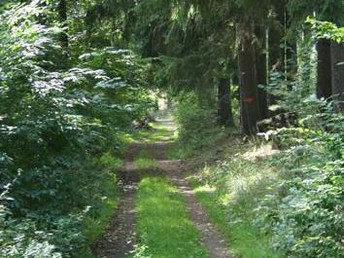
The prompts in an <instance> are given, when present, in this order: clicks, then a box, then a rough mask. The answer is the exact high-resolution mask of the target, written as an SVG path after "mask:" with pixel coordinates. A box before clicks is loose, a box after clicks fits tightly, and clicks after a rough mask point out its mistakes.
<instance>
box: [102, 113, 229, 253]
mask: <svg viewBox="0 0 344 258" xmlns="http://www.w3.org/2000/svg"><path fill="white" fill-rule="evenodd" d="M158 122H159V126H161V125H162V126H163V125H164V124H167V126H171V125H173V121H171V120H168V119H162V120H160V121H158ZM168 147H169V142H168V141H161V142H154V143H147V142H146V143H144V142H139V143H134V144H132V145H130V146H129V147H128V150H127V153H126V160H125V162H124V165H123V167H122V169H121V170H120V172H119V178H120V180H119V181H120V186H121V189H122V198H121V201H120V203H119V206H118V208H117V210H116V215H115V217H114V218H113V220H112V222H111V224H110V225H109V227H108V230H107V233H106V234H105V236H104V237H103V239H102V240H101V241H100V242H99V243H98V245H97V247H96V253H97V257H99V258H125V257H127V256H128V255H129V254H130V253H132V252H133V250H134V249H135V243H136V241H135V194H136V190H137V184H138V182H139V180H140V177H142V176H143V175H145V176H147V175H149V176H165V177H167V178H169V180H170V181H171V182H172V183H173V184H174V185H175V186H176V187H177V188H178V189H179V190H180V192H181V193H182V195H183V197H184V199H185V203H186V206H187V209H188V212H189V215H190V218H191V219H192V221H193V222H194V224H195V225H196V227H197V228H198V230H199V232H200V235H201V239H202V241H203V243H204V245H205V246H206V248H207V249H208V254H209V258H234V255H232V254H231V252H230V251H229V249H228V247H227V243H226V241H225V240H224V238H223V237H222V235H221V234H220V233H219V232H218V230H217V229H216V228H215V226H214V225H213V224H212V223H210V221H209V218H208V216H207V213H206V211H205V210H204V208H203V207H201V206H200V205H199V204H198V203H197V200H196V197H195V195H194V193H193V190H192V188H191V187H190V186H189V184H188V181H187V179H186V177H187V176H186V174H185V169H186V168H185V165H184V162H183V161H181V160H169V159H168V158H167V156H168V155H167V150H168ZM141 151H146V152H147V151H148V152H150V153H151V155H152V157H153V158H154V159H155V160H156V166H155V168H154V169H144V170H142V169H139V168H137V167H136V165H135V162H134V159H135V158H136V157H137V155H138V154H139V152H141ZM186 255H187V254H186ZM185 257H187V256H185ZM176 258H179V257H176Z"/></svg>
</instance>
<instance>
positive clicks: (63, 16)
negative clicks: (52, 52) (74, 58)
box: [57, 0, 69, 58]
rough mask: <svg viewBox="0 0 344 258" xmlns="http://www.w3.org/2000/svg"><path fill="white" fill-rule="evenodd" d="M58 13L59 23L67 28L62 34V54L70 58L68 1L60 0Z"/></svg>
mask: <svg viewBox="0 0 344 258" xmlns="http://www.w3.org/2000/svg"><path fill="white" fill-rule="evenodd" d="M57 12H58V15H59V21H60V24H61V26H62V27H66V30H65V31H63V32H62V33H61V34H60V43H61V47H62V54H63V56H64V57H66V58H68V55H69V39H68V30H67V29H68V27H67V26H68V24H67V19H68V16H67V0H60V1H59V3H58V6H57Z"/></svg>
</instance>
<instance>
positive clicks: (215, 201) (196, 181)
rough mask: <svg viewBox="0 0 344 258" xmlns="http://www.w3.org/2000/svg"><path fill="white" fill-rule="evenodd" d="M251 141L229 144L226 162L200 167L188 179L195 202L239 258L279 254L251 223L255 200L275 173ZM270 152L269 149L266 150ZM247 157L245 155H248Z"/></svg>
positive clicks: (261, 194)
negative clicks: (190, 182)
mask: <svg viewBox="0 0 344 258" xmlns="http://www.w3.org/2000/svg"><path fill="white" fill-rule="evenodd" d="M257 149H258V148H257V147H256V146H255V145H254V144H252V143H251V144H248V145H246V149H245V148H243V146H242V145H238V146H235V145H232V146H231V147H230V148H229V149H226V150H224V151H225V152H227V155H228V157H227V158H226V159H225V160H227V161H221V162H218V163H217V164H214V165H212V166H206V167H204V168H203V169H202V170H201V171H200V173H199V174H198V176H196V177H193V178H191V181H192V184H193V186H194V190H195V193H196V197H197V199H198V201H199V202H200V203H201V204H202V205H203V206H204V207H205V208H206V209H207V211H208V213H209V216H210V219H211V220H212V221H213V222H214V224H216V225H217V226H218V228H219V229H220V230H221V232H222V233H223V234H224V236H225V237H226V239H227V240H228V243H230V244H229V247H230V249H231V250H232V251H233V252H234V253H236V254H237V255H238V256H239V257H246V258H261V257H264V258H265V257H266V258H278V257H281V255H279V254H278V253H277V252H276V251H275V250H273V249H272V248H271V246H270V244H269V239H270V236H269V235H263V234H262V233H261V231H260V229H259V228H258V227H257V225H255V223H253V221H254V219H255V216H256V209H257V208H258V207H259V201H260V200H261V199H263V197H264V196H265V195H266V194H268V193H270V192H271V189H270V185H271V184H272V183H273V182H275V181H276V180H277V179H278V177H279V173H278V171H276V169H275V168H274V167H272V166H270V164H269V163H268V162H265V161H264V159H254V155H258V154H257V153H259V154H260V155H262V154H261V151H257ZM267 153H269V154H270V152H267ZM252 156H253V158H251V159H248V158H247V157H252Z"/></svg>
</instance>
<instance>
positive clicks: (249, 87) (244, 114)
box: [238, 21, 259, 135]
mask: <svg viewBox="0 0 344 258" xmlns="http://www.w3.org/2000/svg"><path fill="white" fill-rule="evenodd" d="M238 32H239V35H242V38H241V42H240V47H239V51H238V60H239V74H240V106H241V110H240V113H241V114H240V115H241V131H242V133H243V134H246V135H251V134H254V133H255V132H256V131H257V126H256V125H257V121H258V120H259V105H258V90H257V79H256V68H255V61H254V60H255V50H254V45H253V42H252V41H253V38H252V35H253V33H252V26H251V24H250V23H249V22H247V21H246V22H244V23H241V24H239V25H238Z"/></svg>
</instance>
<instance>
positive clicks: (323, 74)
mask: <svg viewBox="0 0 344 258" xmlns="http://www.w3.org/2000/svg"><path fill="white" fill-rule="evenodd" d="M317 52H318V66H317V97H318V98H319V99H320V98H325V99H328V98H330V97H331V95H332V88H331V83H332V82H331V80H332V79H331V73H332V70H331V41H330V40H329V39H319V40H318V42H317Z"/></svg>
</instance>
